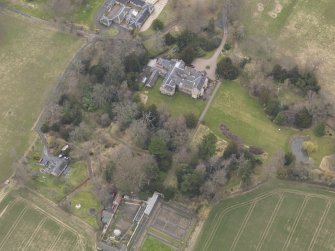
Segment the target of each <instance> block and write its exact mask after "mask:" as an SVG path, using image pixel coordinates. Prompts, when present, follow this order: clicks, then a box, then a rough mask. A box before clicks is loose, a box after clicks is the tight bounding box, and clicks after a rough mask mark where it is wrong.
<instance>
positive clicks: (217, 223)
mask: <svg viewBox="0 0 335 251" xmlns="http://www.w3.org/2000/svg"><path fill="white" fill-rule="evenodd" d="M334 197H335V193H334V191H328V190H327V189H326V188H322V187H316V186H311V185H306V184H300V183H293V182H287V181H279V180H273V181H271V182H269V183H267V184H265V185H263V186H261V187H259V188H258V189H256V190H254V191H253V192H249V193H247V194H244V195H241V196H236V197H234V198H228V199H225V200H223V201H221V202H220V203H219V204H217V205H216V206H215V207H214V208H213V209H212V211H211V213H210V215H209V217H208V219H207V221H206V223H205V225H204V227H203V229H202V232H201V234H200V236H199V238H198V242H197V245H196V247H195V251H198V250H199V251H200V250H292V251H295V250H333V248H334V245H335V238H334V232H335V225H334V224H332V222H333V221H334V219H335V204H334Z"/></svg>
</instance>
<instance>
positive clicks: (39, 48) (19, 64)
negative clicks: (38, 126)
mask: <svg viewBox="0 0 335 251" xmlns="http://www.w3.org/2000/svg"><path fill="white" fill-rule="evenodd" d="M0 44H1V46H0V72H1V74H0V89H1V94H0V116H1V120H0V139H1V143H0V163H1V165H0V181H3V180H4V179H5V178H6V177H7V176H9V175H10V174H11V173H12V170H13V169H12V167H13V163H14V161H15V160H17V159H18V158H20V157H21V156H22V155H23V153H24V151H25V150H26V149H27V148H28V146H29V144H30V142H31V139H32V137H33V134H32V127H33V125H34V123H35V121H36V120H37V118H38V116H39V114H40V112H41V110H42V106H43V103H44V101H45V100H46V98H47V94H48V92H49V91H50V90H51V89H52V86H53V85H54V84H55V83H56V82H57V79H58V78H59V77H60V76H61V74H62V73H63V71H64V69H65V68H66V66H67V64H68V62H69V61H70V59H71V57H72V56H73V55H74V53H75V52H76V51H77V50H78V48H79V47H80V46H81V45H82V44H83V40H82V39H79V38H78V37H74V36H70V35H68V34H64V33H60V32H57V31H55V30H53V29H50V28H49V27H46V26H44V25H40V24H37V23H31V22H30V20H28V19H26V18H23V17H21V16H13V15H12V14H6V13H4V12H2V13H0Z"/></svg>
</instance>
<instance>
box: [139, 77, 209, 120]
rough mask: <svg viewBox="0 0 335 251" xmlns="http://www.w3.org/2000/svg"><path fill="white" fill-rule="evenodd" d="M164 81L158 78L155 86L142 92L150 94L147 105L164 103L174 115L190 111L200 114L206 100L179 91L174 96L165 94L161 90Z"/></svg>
mask: <svg viewBox="0 0 335 251" xmlns="http://www.w3.org/2000/svg"><path fill="white" fill-rule="evenodd" d="M162 81H163V80H162V79H158V81H157V83H156V85H155V86H154V88H144V89H143V91H142V92H141V94H144V95H147V96H148V101H147V103H146V104H147V105H151V104H155V105H156V106H157V107H158V106H160V105H164V106H166V108H167V110H168V111H169V112H170V113H171V114H172V116H180V115H183V114H186V113H189V112H192V113H194V114H195V115H196V116H200V114H201V112H202V110H203V109H204V108H205V106H206V101H204V100H196V99H193V98H192V97H191V96H189V95H186V94H184V93H182V92H179V91H176V94H175V95H174V96H172V97H170V96H167V95H163V94H161V93H160V91H159V88H160V86H161V83H162Z"/></svg>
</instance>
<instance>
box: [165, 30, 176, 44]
mask: <svg viewBox="0 0 335 251" xmlns="http://www.w3.org/2000/svg"><path fill="white" fill-rule="evenodd" d="M164 41H165V44H166V45H173V44H174V43H175V42H176V38H175V37H174V36H172V35H171V34H170V32H168V33H167V34H166V35H165V36H164Z"/></svg>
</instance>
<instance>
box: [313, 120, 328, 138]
mask: <svg viewBox="0 0 335 251" xmlns="http://www.w3.org/2000/svg"><path fill="white" fill-rule="evenodd" d="M313 132H314V135H315V136H317V137H322V136H325V134H326V125H325V123H324V122H321V123H319V124H317V125H316V126H315V127H314V129H313Z"/></svg>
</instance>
